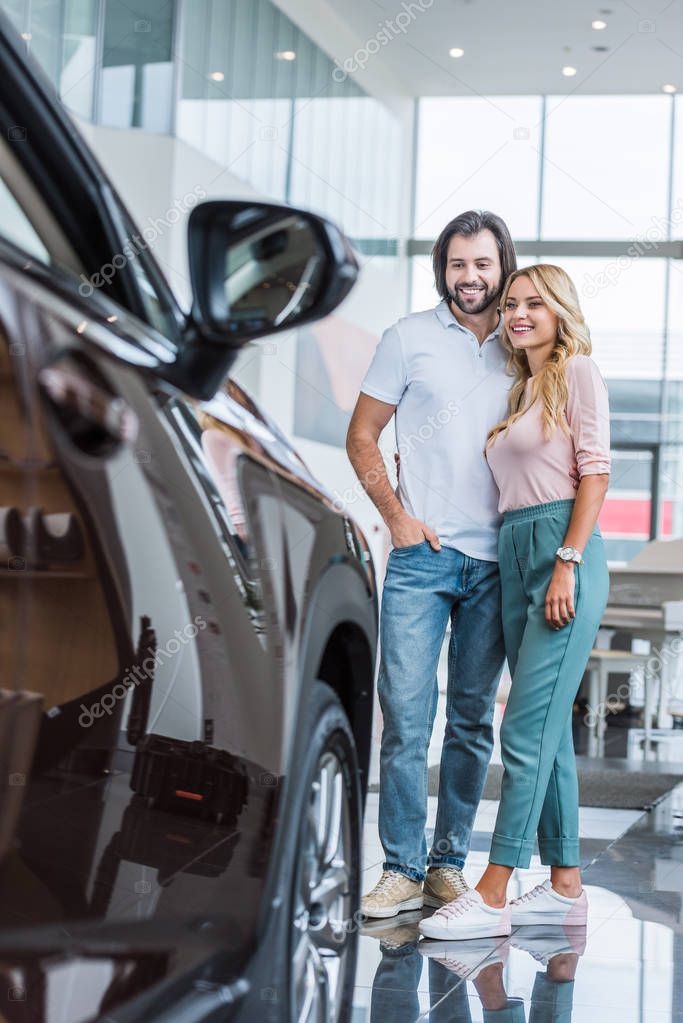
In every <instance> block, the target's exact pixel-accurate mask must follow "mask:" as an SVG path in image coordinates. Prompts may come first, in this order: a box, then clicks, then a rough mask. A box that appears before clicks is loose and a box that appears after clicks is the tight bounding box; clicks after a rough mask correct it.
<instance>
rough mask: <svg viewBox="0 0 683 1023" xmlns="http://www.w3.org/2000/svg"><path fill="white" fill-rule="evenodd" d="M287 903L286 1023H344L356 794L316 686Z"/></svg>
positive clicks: (351, 969)
mask: <svg viewBox="0 0 683 1023" xmlns="http://www.w3.org/2000/svg"><path fill="white" fill-rule="evenodd" d="M304 734H306V735H307V736H308V743H307V750H306V754H305V760H304V765H303V770H302V773H301V779H302V785H301V791H302V793H303V796H302V800H301V803H300V813H299V827H298V834H297V845H296V853H295V862H294V869H293V878H292V887H291V901H290V917H289V919H290V935H291V938H290V949H289V953H290V954H289V957H288V969H289V1005H290V1015H289V1019H290V1023H346V1021H347V1020H348V1019H350V1016H351V1005H352V997H353V986H354V979H355V971H356V956H357V950H358V929H359V920H360V917H359V912H358V898H359V884H360V861H361V854H360V840H361V834H362V830H361V829H362V821H361V792H360V781H359V770H358V758H357V755H356V746H355V742H354V738H353V733H352V732H351V728H350V726H349V722H348V718H347V717H346V714H345V713H344V710H343V708H342V705H341V703H340V702H339V699H338V698H337V696H336V694H335V693H334V692H333V690H332V689H331V688H330V687H329V686H328V685H326V684H325V683H324V682H316V683H315V685H314V689H313V692H312V694H311V699H310V705H309V709H308V728H307V730H306V732H305V733H304Z"/></svg>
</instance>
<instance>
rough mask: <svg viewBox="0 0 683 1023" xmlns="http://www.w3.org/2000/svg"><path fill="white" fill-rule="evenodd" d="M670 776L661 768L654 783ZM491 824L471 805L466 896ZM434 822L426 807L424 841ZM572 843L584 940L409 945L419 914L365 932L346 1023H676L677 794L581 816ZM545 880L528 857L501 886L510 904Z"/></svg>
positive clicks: (680, 962)
mask: <svg viewBox="0 0 683 1023" xmlns="http://www.w3.org/2000/svg"><path fill="white" fill-rule="evenodd" d="M497 718H498V715H497ZM627 731H628V730H626V729H623V730H616V729H615V730H614V731H612V730H611V729H610V732H612V734H611V737H610V740H611V741H610V743H608V744H607V745H606V749H605V753H606V754H607V755H608V756H610V762H611V764H612V765H613V764H614V760H613V759H611V757H613V756H614V755H616V756H624V755H625V754H626V753H627V752H629V751H631V752H632V750H630V747H632V745H633V744H631V743H629V742H628V735H627ZM577 739H578V742H577V747H578V748H579V749H581V737H580V736H578V737H577ZM681 740H683V736H681ZM676 745H677V746H678V745H679V744H676ZM680 745H681V746H682V747H683V741H682V742H681V743H680ZM435 752H436V754H437V756H436V757H435V755H434V753H435ZM676 752H677V753H678V749H677V750H676ZM497 754H498V749H496V751H495V752H494V760H497V759H499V758H498V756H497ZM437 758H438V749H436V750H430V762H435V760H436V759H437ZM668 759H670V757H669V758H668ZM676 760H680V761H683V755H678V756H676ZM624 766H626V761H624ZM629 766H631V767H633V766H634V764H633V761H632V760H631V761H629ZM635 766H637V765H635ZM649 769H651V770H657V769H658V766H657V763H656V762H654V763H652V764H651V765H649ZM677 769H678V770H682V768H681V765H680V764H675V763H671V762H666V761H664V762H662V763H661V770H663V771H674V772H675V771H676V770H677ZM681 777H682V781H683V774H682V776H681ZM377 807H378V796H377V795H376V793H371V794H370V795H369V797H368V803H367V813H366V819H365V832H364V870H363V891H367V890H368V889H369V888H371V887H372V885H373V884H374V882H375V881H376V880H377V878H378V877H379V875H380V873H381V863H382V858H383V857H382V849H381V846H380V844H379V836H378V833H377ZM496 812H497V803H496V802H492V801H484V802H482V804H481V805H480V808H479V813H478V815H477V819H476V822H475V829H474V834H473V840H472V851H471V852H470V855H469V857H468V861H467V866H466V868H465V876H466V878H467V880H468V881H469V882H470V884H474V883H475V882H476V881H477V879H478V877H479V876H480V874H481V872H482V870H483V867H484V865H485V864H486V861H487V850H488V848H489V842H490V836H491V831H492V829H493V823H494V821H495V816H496ZM435 815H436V799H435V798H434V797H430V799H429V809H428V820H427V828H428V838H429V837H430V834H429V832H430V829H431V828H433V826H434V818H435ZM580 831H581V839H582V861H583V878H584V885H585V887H586V890H587V892H588V898H589V905H590V912H589V922H588V926H587V928H586V929H585V930H583V931H581V929H579V930H578V931H577V929H574V930H573V932H571V931H569V930H564V929H562V928H549V929H546V930H545V931H544V932H542V933H538V932H535V931H534V929H533V928H528V927H523V928H517V930H516V931H515V932H513V934H512V935H511V937H510V938H509V939H507V940H502V939H489V940H487V941H480V942H465V941H461V942H455V943H454V942H449V943H439V944H437V943H433V942H424V941H423V940H418V932H417V924H418V921H419V919H420V917H421V915H422V914H421V913H407V914H402V916H401V917H399V918H395V919H394V920H390V921H375V922H372V923H370V922H369V923H368V925H367V926H366V927H365V928H364V931H363V932H361V938H360V949H359V962H358V970H357V976H356V989H355V993H354V1015H353V1023H417V1021H418V1020H420V1021H430V1023H475V1021H478V1020H483V1021H487V1023H494V1021H495V1023H525V1021H529V1023H570V1021H571V1023H665V1021H672V1023H683V784H681V785H680V786H679V787H678V788H677V789H675V790H674V791H673V792H672V793H670V794H669V795H668V796H667V797H665V799H664V800H662V802H660V803H659V804H658V805H657V806H656V807H655V808H654V809H653V810H651V811H650V812H647V813H641V812H640V811H638V810H608V809H601V808H595V807H591V808H587V807H582V808H581V811H580ZM547 876H548V873H547V869H546V868H544V867H542V866H541V864H540V861H539V860H538V857H534V859H533V860H532V863H531V867H530V869H529V870H518V871H516V872H515V874H514V875H513V878H512V883H511V888H510V894H511V896H515V895H517V894H519V893H520V892H521V891H524V890H528V889H529V888H530V887H533V885H535V884H538V883H539V882H540V881H543V880H545V878H546V877H547ZM426 912H431V910H427V911H426ZM430 952H431V953H432V954H428V953H430Z"/></svg>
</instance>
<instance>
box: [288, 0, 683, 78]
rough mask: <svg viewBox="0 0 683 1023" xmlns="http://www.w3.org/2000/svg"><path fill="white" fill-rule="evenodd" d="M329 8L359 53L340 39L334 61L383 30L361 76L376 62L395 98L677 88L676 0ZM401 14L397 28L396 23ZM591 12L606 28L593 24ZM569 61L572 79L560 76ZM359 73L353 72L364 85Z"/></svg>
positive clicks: (682, 5) (682, 39)
mask: <svg viewBox="0 0 683 1023" xmlns="http://www.w3.org/2000/svg"><path fill="white" fill-rule="evenodd" d="M319 2H320V0H319ZM323 3H324V0H323ZM327 7H328V9H330V8H331V9H332V11H333V12H334V15H336V16H337V18H339V20H340V22H341V21H342V20H343V22H344V27H345V28H346V29H348V30H349V36H350V35H351V34H352V35H353V36H354V37H355V39H356V40H358V41H359V51H350V52H348V53H346V54H342V53H340V50H339V45H338V44H337V46H335V47H334V50H335V52H334V57H335V58H336V59H337V61H338V62H342V60H343V59H345V58H350V59H351V60H354V61H355V64H356V65H357V64H358V62H359V60H362V59H364V54H363V53H362V51H364V50H367V49H368V48H369V49H370V50H372V49H377V43H376V42H372V43H370V46H369V47H368V43H369V42H370V40H373V39H376V37H377V36H378V33H383V34H384V39H385V41H384V42H383V43H381V44H380V45H379V48H378V50H377V53H376V54H374V55H372V54H370V55H368V57H367V65H368V66H367V71H366V72H365V74H368V75H369V74H371V73H372V72H373V68H372V65H373V64H375V69H374V70H375V71H377V70H379V68H378V67H377V65H378V64H379V65H381V68H382V71H383V72H384V73H385V74H386V76H387V78H388V79H390V80H391V81H392V82H393V83H394V89H395V91H396V93H397V94H399V95H404V96H447V95H464V96H471V95H477V94H480V95H486V96H496V95H506V94H526V95H528V94H534V93H535V94H538V93H547V94H567V93H573V92H576V93H582V94H586V95H587V94H598V93H659V92H661V88H662V85H664V84H665V83H672V84H674V85H676V86H677V87H678V90H679V91H680V92H683V0H594V2H593V0H566V2H564V3H563V2H561V0H545V2H543V0H431V3H430V0H327ZM400 12H403V14H402V18H401V20H402V21H403V22H404V24H405V31H404V32H400V31H399V29H398V27H397V25H396V22H395V20H394V19H395V18H396V17H397V15H398V14H399V13H400ZM603 12H604V13H603ZM607 12H609V13H607ZM411 14H412V16H411ZM408 18H409V21H407V19H408ZM596 18H601V19H602V20H604V21H606V22H607V28H606V29H604V30H602V31H595V30H594V29H593V28H591V22H592V21H593V20H594V19H596ZM387 21H391V22H393V25H394V27H393V28H392V27H389V26H387V25H386V22H387ZM304 27H305V26H304ZM344 35H345V36H346V33H344ZM387 39H388V41H386V40H387ZM345 45H347V46H348V36H347V38H346V39H345ZM456 46H457V47H462V49H463V50H464V51H465V54H464V56H463V57H461V58H459V59H457V60H454V59H453V58H452V57H450V56H449V55H448V51H449V49H450V48H451V47H456ZM595 46H604V47H607V48H608V49H607V51H606V52H596V51H595V50H594V49H593V47H595ZM566 64H569V65H573V66H575V67H576V68H577V71H578V73H577V74H576V76H575V77H573V78H566V77H564V76H563V75H562V70H561V69H562V67H563V65H566ZM363 76H364V73H363V72H362V71H358V73H357V74H355V75H354V77H356V78H357V80H358V82H359V84H361V85H363Z"/></svg>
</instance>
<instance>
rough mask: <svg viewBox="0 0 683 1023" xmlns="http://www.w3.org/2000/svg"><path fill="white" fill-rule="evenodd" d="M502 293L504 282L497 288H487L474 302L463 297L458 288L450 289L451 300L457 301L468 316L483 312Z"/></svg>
mask: <svg viewBox="0 0 683 1023" xmlns="http://www.w3.org/2000/svg"><path fill="white" fill-rule="evenodd" d="M502 293H503V288H502V283H499V284H498V286H497V287H496V288H485V289H484V290H483V291H482V292H481V294H480V298H479V301H477V302H472V300H471V299H470V300H468V299H462V298H461V297H460V295H459V294H458V289H457V288H453V289H451V288H449V289H448V297H449V299H450V300H451V302H455V304H456V305H457V307H458V309H460V311H461V312H463V313H466V314H467V315H468V316H472V315H476V314H477V313H483V312H484V310H485V309H488V307H489V306H490V305H491V303H492V302H495V301H496V299H498V298H500V296H501V295H502Z"/></svg>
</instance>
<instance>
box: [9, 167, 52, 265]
mask: <svg viewBox="0 0 683 1023" xmlns="http://www.w3.org/2000/svg"><path fill="white" fill-rule="evenodd" d="M0 231H2V233H3V235H4V237H5V238H7V240H8V241H11V242H13V243H14V244H15V245H18V246H19V248H20V249H25V250H26V252H28V253H30V254H31V255H32V256H33V257H34V258H35V259H39V260H40V261H41V262H42V263H49V262H50V255H49V253H48V251H47V249H46V248H45V246H44V245H43V243H42V241H41V240H40V238H39V237H38V235H37V234H36V231H35V229H34V227H33V225H32V224H31V222H30V220H29V219H28V217H27V216H26V214H25V213H24V211H23V210H22V208H21V206H20V205H19V203H18V202H17V200H16V199H15V198H14V196H13V195H12V193H11V192H10V190H9V188H8V187H7V185H6V184H5V182H4V181H3V180H2V179H1V178H0Z"/></svg>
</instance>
